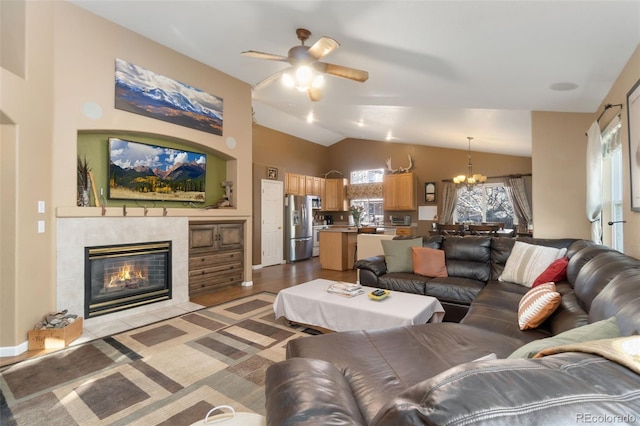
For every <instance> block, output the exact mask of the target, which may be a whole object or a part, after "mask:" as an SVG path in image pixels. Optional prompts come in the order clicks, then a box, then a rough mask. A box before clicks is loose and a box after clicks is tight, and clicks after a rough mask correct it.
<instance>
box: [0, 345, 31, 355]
mask: <svg viewBox="0 0 640 426" xmlns="http://www.w3.org/2000/svg"><path fill="white" fill-rule="evenodd" d="M27 349H29V342H28V341H25V342H22V343H20V344H19V345H18V346H3V347H0V357H6V356H18V355H20V354H21V353H24V352H26V351H27Z"/></svg>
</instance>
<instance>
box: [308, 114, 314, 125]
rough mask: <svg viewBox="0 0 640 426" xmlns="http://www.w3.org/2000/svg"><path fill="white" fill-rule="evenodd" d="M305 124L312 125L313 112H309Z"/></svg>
mask: <svg viewBox="0 0 640 426" xmlns="http://www.w3.org/2000/svg"><path fill="white" fill-rule="evenodd" d="M307 123H309V124H311V123H313V111H311V112H309V115H307Z"/></svg>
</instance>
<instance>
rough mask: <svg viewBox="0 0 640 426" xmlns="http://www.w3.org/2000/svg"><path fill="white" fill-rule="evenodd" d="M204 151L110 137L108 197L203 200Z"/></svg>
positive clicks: (149, 199)
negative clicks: (199, 151) (198, 151)
mask: <svg viewBox="0 0 640 426" xmlns="http://www.w3.org/2000/svg"><path fill="white" fill-rule="evenodd" d="M206 163H207V156H206V154H202V153H197V152H191V151H186V150H184V149H175V148H166V147H162V146H158V145H151V144H148V143H141V142H134V141H129V140H124V139H119V138H109V186H108V196H109V198H110V199H115V200H140V201H183V202H194V203H204V202H205V177H206V170H207V168H206V165H207V164H206Z"/></svg>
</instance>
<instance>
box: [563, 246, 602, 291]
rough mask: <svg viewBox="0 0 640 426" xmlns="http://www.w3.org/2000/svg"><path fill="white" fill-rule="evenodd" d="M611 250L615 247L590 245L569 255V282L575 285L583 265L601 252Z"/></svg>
mask: <svg viewBox="0 0 640 426" xmlns="http://www.w3.org/2000/svg"><path fill="white" fill-rule="evenodd" d="M609 251H613V249H611V248H609V247H606V246H601V245H595V246H588V247H585V248H584V249H582V250H580V251H579V252H577V253H576V254H575V255H574V256H572V257H569V264H568V265H567V282H569V284H571V286H574V285H575V282H576V278H577V277H578V273H579V272H580V270H581V269H582V267H583V266H584V265H585V264H586V263H587V262H589V261H590V260H591V259H593V258H594V257H596V256H598V255H599V254H602V253H605V252H609Z"/></svg>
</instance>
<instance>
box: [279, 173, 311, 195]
mask: <svg viewBox="0 0 640 426" xmlns="http://www.w3.org/2000/svg"><path fill="white" fill-rule="evenodd" d="M306 180H307V179H306V176H304V175H299V174H297V173H285V187H284V193H285V194H292V195H307V192H306Z"/></svg>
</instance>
